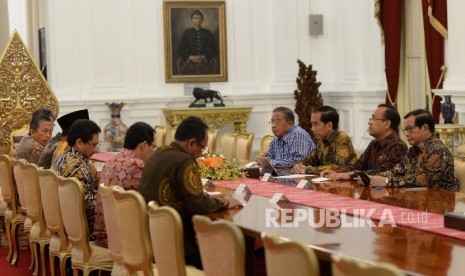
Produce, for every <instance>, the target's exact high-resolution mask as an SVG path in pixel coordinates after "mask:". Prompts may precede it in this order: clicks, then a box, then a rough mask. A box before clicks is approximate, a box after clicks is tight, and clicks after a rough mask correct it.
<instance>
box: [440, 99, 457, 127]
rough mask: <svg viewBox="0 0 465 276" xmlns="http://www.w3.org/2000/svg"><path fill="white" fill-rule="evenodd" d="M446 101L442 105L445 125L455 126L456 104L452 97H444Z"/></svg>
mask: <svg viewBox="0 0 465 276" xmlns="http://www.w3.org/2000/svg"><path fill="white" fill-rule="evenodd" d="M444 98H445V100H444V102H443V103H442V104H441V113H442V117H443V118H444V124H453V122H452V119H453V118H454V115H455V104H454V103H453V102H452V101H451V99H450V98H451V96H450V95H447V96H444Z"/></svg>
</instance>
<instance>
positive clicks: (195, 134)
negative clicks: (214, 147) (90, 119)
mask: <svg viewBox="0 0 465 276" xmlns="http://www.w3.org/2000/svg"><path fill="white" fill-rule="evenodd" d="M207 130H208V126H207V125H206V124H205V123H204V122H203V121H202V120H201V119H200V118H197V117H187V118H186V119H184V120H183V121H182V122H181V123H180V124H179V125H178V127H177V128H176V134H175V136H174V138H175V141H174V142H172V143H171V144H170V145H168V146H165V147H161V148H159V149H157V150H156V151H155V152H154V153H153V154H152V155H151V156H150V157H149V159H148V160H147V163H146V164H145V168H144V172H143V173H142V179H141V181H140V186H139V192H140V193H141V194H142V196H143V197H144V199H145V201H146V202H147V203H148V202H149V201H151V200H155V201H156V202H157V203H158V204H159V205H160V206H164V205H167V206H171V207H173V208H174V209H176V210H177V211H178V213H179V215H180V216H181V219H182V222H183V229H184V254H185V262H186V264H188V265H193V266H196V267H198V268H201V267H202V264H201V260H200V253H199V249H198V246H197V244H196V241H195V231H194V227H193V224H192V216H194V215H196V214H205V213H211V212H216V211H219V210H222V209H226V208H234V207H237V206H240V203H239V202H238V201H237V200H235V199H233V198H231V197H225V198H210V197H209V196H208V195H207V194H205V193H204V192H203V186H202V181H201V179H200V173H199V167H198V165H197V162H196V159H197V158H198V157H200V156H201V155H202V152H203V149H205V148H206V147H207V143H208V133H207Z"/></svg>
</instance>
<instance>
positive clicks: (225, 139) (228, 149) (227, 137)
mask: <svg viewBox="0 0 465 276" xmlns="http://www.w3.org/2000/svg"><path fill="white" fill-rule="evenodd" d="M236 136H237V133H224V134H223V135H222V136H221V138H220V153H221V154H222V155H223V156H224V158H225V159H226V160H229V161H232V160H233V159H234V152H235V148H234V146H235V142H236Z"/></svg>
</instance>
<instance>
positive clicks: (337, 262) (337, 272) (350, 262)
mask: <svg viewBox="0 0 465 276" xmlns="http://www.w3.org/2000/svg"><path fill="white" fill-rule="evenodd" d="M331 259H332V261H331V269H332V272H333V275H334V276H352V275H357V276H370V275H376V276H401V275H405V273H403V272H402V271H401V270H400V269H399V268H397V267H396V266H395V265H393V264H388V263H378V264H368V263H366V262H362V261H359V260H357V259H353V258H349V257H346V256H343V255H340V254H338V255H333V256H331Z"/></svg>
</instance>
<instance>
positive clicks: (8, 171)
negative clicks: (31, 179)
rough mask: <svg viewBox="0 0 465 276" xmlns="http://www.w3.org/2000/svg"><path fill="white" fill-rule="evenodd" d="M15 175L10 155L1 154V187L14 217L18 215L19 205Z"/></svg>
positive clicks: (4, 198)
mask: <svg viewBox="0 0 465 276" xmlns="http://www.w3.org/2000/svg"><path fill="white" fill-rule="evenodd" d="M14 181H15V180H14V177H13V165H12V163H11V159H10V157H9V156H8V155H4V154H2V155H0V187H1V189H2V195H3V200H4V201H5V202H6V203H7V204H8V205H9V208H10V209H11V211H12V217H16V214H17V212H18V205H17V202H16V188H15V186H16V185H15V182H14Z"/></svg>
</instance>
